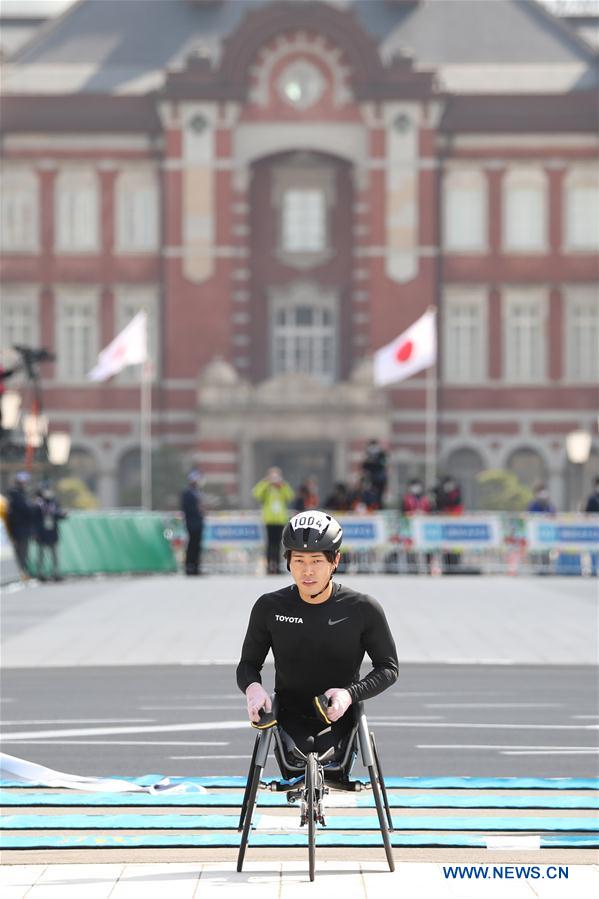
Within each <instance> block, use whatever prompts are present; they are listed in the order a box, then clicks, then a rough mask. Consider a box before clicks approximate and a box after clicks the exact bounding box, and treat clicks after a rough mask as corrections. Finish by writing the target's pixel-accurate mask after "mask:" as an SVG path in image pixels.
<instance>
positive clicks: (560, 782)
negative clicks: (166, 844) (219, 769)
mask: <svg viewBox="0 0 599 899" xmlns="http://www.w3.org/2000/svg"><path fill="white" fill-rule="evenodd" d="M248 765H249V755H248ZM107 776H109V777H114V778H116V779H118V780H125V781H129V782H130V783H134V784H137V785H139V786H142V787H149V786H153V785H154V784H157V783H158V782H159V781H160V780H163V779H164V777H165V775H163V774H145V775H144V776H143V777H123V776H122V775H121V774H113V775H107ZM352 779H353V780H358V781H360V782H361V783H368V778H366V777H356V778H352ZM272 780H276V781H278V782H280V778H268V777H267V778H263V783H270V782H271V781H272ZM169 781H170V783H192V784H200V785H201V786H203V787H214V788H223V789H227V788H233V789H235V788H236V789H243V788H244V787H245V784H246V778H245V777H237V776H236V777H223V776H220V775H214V776H212V777H170V778H169ZM385 783H386V785H387V787H389V788H391V789H403V790H412V789H414V790H599V777H385ZM43 786H46V785H45V784H42V783H31V784H24V783H22V782H20V781H12V780H0V788H6V787H11V788H12V787H21V788H23V787H35V788H39V787H43Z"/></svg>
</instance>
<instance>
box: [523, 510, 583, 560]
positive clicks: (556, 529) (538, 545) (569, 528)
mask: <svg viewBox="0 0 599 899" xmlns="http://www.w3.org/2000/svg"><path fill="white" fill-rule="evenodd" d="M526 539H527V542H528V547H529V549H533V550H541V549H544V550H548V549H549V550H550V549H559V550H562V551H567V550H571V551H573V552H597V551H599V520H597V519H596V516H594V517H591V516H589V517H588V518H587V519H583V518H582V517H581V516H576V518H574V517H567V516H562V517H560V516H556V517H551V518H547V517H545V516H543V517H541V516H540V515H539V516H532V515H531V516H530V517H529V518H528V520H527V522H526Z"/></svg>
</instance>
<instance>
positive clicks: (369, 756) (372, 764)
mask: <svg viewBox="0 0 599 899" xmlns="http://www.w3.org/2000/svg"><path fill="white" fill-rule="evenodd" d="M276 713H277V699H276V696H275V697H274V698H273V714H274V715H275V716H276ZM354 715H355V718H356V722H355V724H354V727H353V728H352V730H351V732H350V735H349V738H348V741H347V746H346V749H345V753H344V756H343V759H342V760H341V761H340V762H338V763H337V764H333V765H331V764H327V757H328V756H329V755H330V753H331V752H332V750H327V752H326V753H324V754H323V755H321V756H319V755H317V753H315V752H313V751H311V750H310V749H309V751H308V752H307V753H306V754H305V755H304V753H302V752H301V751H300V750H299V749H296V752H297V762H298V764H297V766H295V765H292V764H290V763H289V761H288V759H287V758H286V756H285V748H284V746H283V743H282V740H281V735H280V733H279V730H278V726H277V725H274V726H273V727H270V728H268V729H266V730H261V731H260V732H259V733H258V735H257V736H256V740H255V742H254V749H253V752H252V758H251V761H250V768H249V772H248V778H247V782H246V787H245V792H244V796H243V802H242V806H241V814H240V817H239V825H238V830H239V831H241V843H240V846H239V854H238V856H237V870H238V871H241V870H242V869H243V861H244V858H245V851H246V849H247V845H248V840H249V835H250V830H251V826H252V818H253V815H254V809H255V807H256V800H257V795H258V789H259V788H260V780H261V776H262V772H263V770H264V768H265V766H266V762H267V759H268V753H269V751H270V747H271V742H272V738H273V734H274V737H275V757H276V759H277V764H278V765H279V768H280V770H281V775H282V778H283V780H288V779H289V778H288V775H289V774H292V775H294V774H296V776H294V777H293V783H291V782H290V783H288V784H285V783H281V782H277V781H273V783H272V784H271V787H270V788H271V789H275V790H277V791H280V792H283V791H287V799H288V801H289V802H295V801H296V800H298V799H299V800H300V826H304V825H305V824H307V825H308V864H309V874H310V880H311V881H312V880H314V875H315V869H316V830H317V825H318V824H321V825H322V826H326V823H325V819H324V797H325V795H326V794H327V793H328V787H327V786H326V784H327V780H328V781H329V783H330V784H331V786H333V787H334V788H336V789H340V790H351V791H356V790H357V789H361V788H362V787H364V788H365V789H367V788H368V785H363V784H361V782H360V781H351V780H350V779H349V774H350V772H351V768H352V767H353V761H354V760H355V756H356V755H357V751H358V747H357V746H356V741H357V744H358V746H359V749H360V753H361V756H362V763H363V765H364V767H365V768H366V769H367V771H368V775H369V778H370V784H369V786H370V787H371V788H372V792H373V795H374V802H375V806H376V811H377V816H378V820H379V827H380V830H381V835H382V838H383V846H384V848H385V854H386V857H387V863H388V865H389V870H390V871H394V870H395V861H394V859H393V850H392V848H391V841H390V839H389V833H390V832H391V831H392V830H393V821H392V818H391V810H390V808H389V800H388V798H387V789H386V787H385V781H384V778H383V772H382V770H381V764H380V760H379V756H378V752H377V748H376V742H375V739H374V734H373V733H372V732H371V731H369V730H368V721H367V719H366V714H365V712H364V704H363V703H362V702H359V703H356V707H355V710H354ZM352 755H353V756H354V759H351V756H352ZM350 759H351V764H350V765H349V770H347V771H346V766H347V765H348V763H349V762H350ZM284 769H286V770H284ZM331 774H340V775H341V778H340V779H339V780H332V779H331V780H329V779H328V777H327V775H331ZM263 789H268V788H267V787H263Z"/></svg>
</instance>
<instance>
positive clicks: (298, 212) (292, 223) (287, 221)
mask: <svg viewBox="0 0 599 899" xmlns="http://www.w3.org/2000/svg"><path fill="white" fill-rule="evenodd" d="M310 202H311V203H312V208H309V207H310ZM302 203H303V206H302ZM326 250H327V198H326V193H325V191H324V190H321V189H319V188H318V187H299V186H298V187H289V188H287V190H285V192H284V193H283V196H282V198H281V252H283V253H290V254H291V253H324V252H326Z"/></svg>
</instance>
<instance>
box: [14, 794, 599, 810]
mask: <svg viewBox="0 0 599 899" xmlns="http://www.w3.org/2000/svg"><path fill="white" fill-rule="evenodd" d="M345 795H348V794H345ZM349 796H350V797H351V799H352V800H353V803H354V804H352V806H350V807H354V808H374V797H373V795H372V793H368V794H365V795H363V794H359V793H357V794H349ZM242 799H243V793H231V792H227V793H196V792H191V793H169V792H166V793H154V794H150V793H77V792H68V793H67V792H65V793H58V792H47V793H38V792H35V791H29V790H25V791H24V792H19V793H14V792H11V791H9V792H4V793H0V805H2V806H5V807H13V808H14V807H15V806H17V807H19V808H40V807H52V806H54V807H59V806H61V807H71V806H72V807H76V806H78V807H80V808H81V807H97V806H119V807H131V808H133V807H137V808H140V807H148V808H152V807H154V808H155V807H168V806H170V807H177V806H185V807H191V808H240V807H241V803H242ZM258 805H259V806H261V807H277V806H278V807H283V806H285V807H286V806H287V798H286V796H285V794H284V793H271V792H268V791H261V792H260V793H259V794H258ZM389 805H390V806H391V808H523V809H533V808H547V809H573V810H585V809H589V810H590V809H597V808H599V797H597V796H588V795H583V796H562V795H560V794H559V793H557V794H555V795H552V796H534V795H533V796H528V795H519V796H518V795H516V796H506V795H498V796H488V795H487V796H484V795H474V794H461V795H452V794H449V795H445V794H443V793H433V792H431V793H423V794H421V795H419V794H412V795H410V794H408V795H403V796H397V795H395V794H393V793H390V794H389ZM330 807H331V808H334V807H335V806H334V798H332V799H331V805H330Z"/></svg>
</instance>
